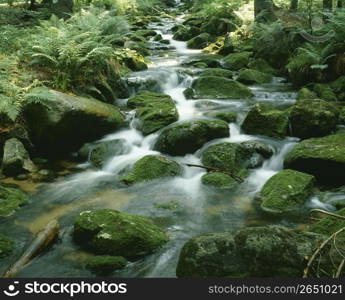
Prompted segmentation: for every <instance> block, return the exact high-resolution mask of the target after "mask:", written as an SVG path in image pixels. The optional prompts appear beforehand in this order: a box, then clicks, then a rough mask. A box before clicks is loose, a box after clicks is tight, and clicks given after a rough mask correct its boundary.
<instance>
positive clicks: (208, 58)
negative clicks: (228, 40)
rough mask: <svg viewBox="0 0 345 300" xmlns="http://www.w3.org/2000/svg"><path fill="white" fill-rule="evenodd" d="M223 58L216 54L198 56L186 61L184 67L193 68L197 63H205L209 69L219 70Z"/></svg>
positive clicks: (183, 63) (183, 62)
mask: <svg viewBox="0 0 345 300" xmlns="http://www.w3.org/2000/svg"><path fill="white" fill-rule="evenodd" d="M222 58H223V56H221V55H214V54H198V55H193V56H191V57H188V58H186V59H184V60H183V61H182V63H181V65H182V66H187V67H189V66H193V65H195V64H196V63H204V64H205V65H206V66H207V67H208V68H218V67H219V66H220V59H222Z"/></svg>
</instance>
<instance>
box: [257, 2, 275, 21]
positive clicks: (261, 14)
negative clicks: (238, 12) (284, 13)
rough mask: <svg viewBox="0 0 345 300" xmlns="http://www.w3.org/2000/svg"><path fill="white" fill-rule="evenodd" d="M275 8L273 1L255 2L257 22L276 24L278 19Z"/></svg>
mask: <svg viewBox="0 0 345 300" xmlns="http://www.w3.org/2000/svg"><path fill="white" fill-rule="evenodd" d="M274 8H275V5H274V3H273V0H254V14H255V21H256V22H259V23H269V22H274V21H275V20H276V19H277V18H276V16H275V14H274Z"/></svg>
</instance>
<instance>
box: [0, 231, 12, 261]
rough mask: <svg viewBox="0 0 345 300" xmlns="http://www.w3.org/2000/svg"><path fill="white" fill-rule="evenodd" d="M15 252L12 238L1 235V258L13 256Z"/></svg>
mask: <svg viewBox="0 0 345 300" xmlns="http://www.w3.org/2000/svg"><path fill="white" fill-rule="evenodd" d="M13 250H14V242H13V240H12V239H11V238H9V237H7V236H6V235H4V234H1V233H0V258H3V257H6V256H9V255H11V253H12V252H13Z"/></svg>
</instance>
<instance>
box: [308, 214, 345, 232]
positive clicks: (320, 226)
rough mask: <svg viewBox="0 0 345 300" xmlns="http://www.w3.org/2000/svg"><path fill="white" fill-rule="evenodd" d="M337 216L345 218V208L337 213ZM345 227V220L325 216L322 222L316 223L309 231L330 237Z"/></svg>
mask: <svg viewBox="0 0 345 300" xmlns="http://www.w3.org/2000/svg"><path fill="white" fill-rule="evenodd" d="M335 213H336V214H337V215H340V216H343V217H345V208H343V209H341V210H338V211H336V212H335ZM344 227H345V219H340V218H335V217H332V216H325V217H323V218H322V219H321V220H320V221H318V222H316V223H314V224H313V225H312V226H311V227H310V228H309V230H310V231H312V232H316V233H319V234H324V235H326V236H330V235H332V234H333V233H335V232H337V231H338V230H340V229H341V228H344Z"/></svg>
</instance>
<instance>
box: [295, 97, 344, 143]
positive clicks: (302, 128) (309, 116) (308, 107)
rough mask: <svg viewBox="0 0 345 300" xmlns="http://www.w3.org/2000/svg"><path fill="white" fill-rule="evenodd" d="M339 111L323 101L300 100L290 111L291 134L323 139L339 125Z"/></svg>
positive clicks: (303, 137)
mask: <svg viewBox="0 0 345 300" xmlns="http://www.w3.org/2000/svg"><path fill="white" fill-rule="evenodd" d="M338 118H339V110H338V109H337V107H335V106H334V105H333V104H331V103H328V102H326V101H323V100H319V99H313V100H299V101H298V102H297V103H296V104H295V105H294V106H293V107H292V108H291V110H290V124H291V134H292V135H293V136H297V137H299V138H302V139H305V138H311V137H321V136H325V135H327V134H330V133H332V131H334V130H335V128H336V125H337V124H338Z"/></svg>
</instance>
